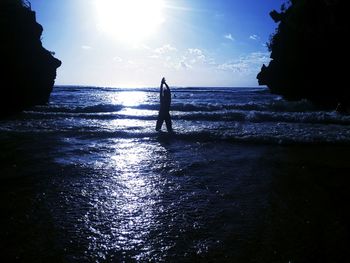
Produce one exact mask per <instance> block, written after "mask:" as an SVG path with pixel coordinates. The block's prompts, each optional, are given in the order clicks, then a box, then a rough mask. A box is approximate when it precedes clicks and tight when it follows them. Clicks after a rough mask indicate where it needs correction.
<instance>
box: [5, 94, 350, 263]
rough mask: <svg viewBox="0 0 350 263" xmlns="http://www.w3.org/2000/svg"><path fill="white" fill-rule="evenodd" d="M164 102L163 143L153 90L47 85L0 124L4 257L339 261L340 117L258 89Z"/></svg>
mask: <svg viewBox="0 0 350 263" xmlns="http://www.w3.org/2000/svg"><path fill="white" fill-rule="evenodd" d="M173 95H174V97H173V103H172V112H171V114H172V117H173V124H174V128H175V134H173V135H169V134H167V133H156V132H155V131H154V128H155V121H156V116H157V109H158V93H157V89H136V90H128V89H111V88H91V87H56V88H55V90H54V92H53V94H52V99H51V102H50V104H49V105H46V106H40V107H36V108H33V109H31V110H28V111H26V112H24V113H22V114H20V115H18V116H13V117H11V118H8V119H6V120H2V121H0V149H1V155H0V161H1V168H0V172H1V173H0V174H1V180H2V184H1V203H0V204H1V208H2V214H3V215H5V216H2V219H1V251H6V252H2V253H3V257H4V259H5V261H4V262H7V261H8V262H10V261H16V260H17V261H21V262H344V261H343V259H344V257H345V255H346V254H347V252H346V251H347V247H348V245H349V236H348V222H349V220H348V219H350V218H349V215H348V212H347V210H348V209H347V203H348V201H349V200H350V198H349V194H348V192H349V191H348V190H347V188H348V187H347V185H348V183H349V179H348V174H349V168H350V162H349V156H350V155H349V154H350V149H349V146H348V144H349V141H350V133H349V124H350V118H349V117H348V116H345V115H339V114H337V113H335V112H324V111H318V110H316V109H314V108H313V107H312V106H311V105H309V104H308V103H307V102H285V101H283V100H282V99H281V98H279V97H277V96H274V95H271V94H269V93H268V92H267V90H265V89H253V88H249V89H247V88H246V89H244V88H241V89H239V88H226V89H225V88H213V89H208V88H175V89H173ZM163 129H164V127H163ZM324 260H325V261H324Z"/></svg>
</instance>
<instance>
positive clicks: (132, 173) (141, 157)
mask: <svg viewBox="0 0 350 263" xmlns="http://www.w3.org/2000/svg"><path fill="white" fill-rule="evenodd" d="M106 158H110V162H109V163H108V161H107V165H108V168H109V169H110V168H111V169H114V171H115V173H114V176H113V177H112V178H109V180H104V181H103V183H102V184H103V188H104V190H105V191H101V189H97V190H98V191H99V192H95V194H97V198H95V199H94V200H92V202H93V203H95V204H97V205H98V207H97V210H96V211H95V213H97V214H99V215H100V216H102V217H104V218H100V217H97V218H96V217H95V220H87V221H86V222H85V223H86V227H87V228H88V229H90V232H91V233H92V236H94V238H91V239H90V246H89V247H90V250H91V251H100V253H102V252H101V251H103V250H104V251H105V253H106V254H108V251H112V250H116V249H117V250H118V249H122V250H123V251H129V252H130V253H131V254H133V252H134V253H135V256H137V255H138V257H142V255H140V251H138V253H136V250H139V248H140V247H145V246H147V237H148V236H149V235H150V231H151V230H152V229H153V228H154V227H155V226H156V215H157V211H156V209H155V206H156V204H157V203H158V202H159V199H160V194H161V191H162V190H161V187H159V186H160V185H159V181H158V180H157V178H156V176H153V175H152V174H149V173H148V174H147V168H146V169H145V166H146V165H147V163H149V162H150V160H152V159H153V160H154V158H155V156H154V149H151V148H150V146H147V145H142V144H135V143H134V142H132V141H123V142H121V143H120V144H118V146H117V147H116V148H115V152H114V153H112V154H110V155H109V156H106ZM95 169H100V166H98V167H96V168H95ZM105 212H106V213H105ZM95 216H96V215H95ZM86 217H87V218H89V217H91V215H89V214H88V215H87V216H86ZM100 222H105V223H106V222H108V224H107V225H104V226H100V225H99V224H100ZM101 227H102V231H101V230H99V229H101ZM103 229H104V230H105V233H104V230H103ZM106 233H107V235H106ZM101 245H103V246H104V249H101ZM106 254H105V255H106ZM141 254H142V253H141ZM100 257H101V258H104V256H102V254H101V255H100Z"/></svg>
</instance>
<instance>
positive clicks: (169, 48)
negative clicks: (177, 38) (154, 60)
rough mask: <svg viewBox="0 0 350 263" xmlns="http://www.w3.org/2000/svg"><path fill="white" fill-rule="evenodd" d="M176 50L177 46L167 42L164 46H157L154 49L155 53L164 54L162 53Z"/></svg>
mask: <svg viewBox="0 0 350 263" xmlns="http://www.w3.org/2000/svg"><path fill="white" fill-rule="evenodd" d="M176 50H177V48H176V47H173V46H172V45H170V44H166V45H163V46H162V47H159V48H156V49H155V50H154V53H157V54H160V55H162V54H165V53H168V52H171V51H176Z"/></svg>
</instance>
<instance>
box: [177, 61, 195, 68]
mask: <svg viewBox="0 0 350 263" xmlns="http://www.w3.org/2000/svg"><path fill="white" fill-rule="evenodd" d="M177 68H178V69H181V68H182V69H191V68H192V66H191V65H190V64H188V63H186V61H184V60H182V61H180V63H179V65H178V67H177Z"/></svg>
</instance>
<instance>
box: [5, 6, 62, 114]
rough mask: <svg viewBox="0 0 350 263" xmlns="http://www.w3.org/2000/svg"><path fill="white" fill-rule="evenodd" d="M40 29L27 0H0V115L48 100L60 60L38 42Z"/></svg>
mask: <svg viewBox="0 0 350 263" xmlns="http://www.w3.org/2000/svg"><path fill="white" fill-rule="evenodd" d="M42 31H43V27H42V26H41V25H40V24H38V23H37V21H36V14H35V12H34V11H33V10H31V6H30V3H29V2H27V1H23V0H1V3H0V34H1V40H0V50H1V51H0V52H1V53H2V54H1V57H2V59H1V60H0V61H1V62H0V63H1V71H0V72H1V74H0V76H1V79H0V80H1V91H0V94H1V95H0V98H1V99H0V117H6V116H9V115H11V114H15V113H18V112H21V111H23V110H25V109H28V108H30V107H33V106H35V105H40V104H46V103H48V101H49V97H50V94H51V92H52V89H53V86H54V82H55V79H56V70H57V68H58V67H59V66H60V65H61V61H60V60H58V59H57V58H55V57H54V56H53V52H50V51H48V50H46V49H45V48H44V47H43V46H42V42H41V35H42Z"/></svg>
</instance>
